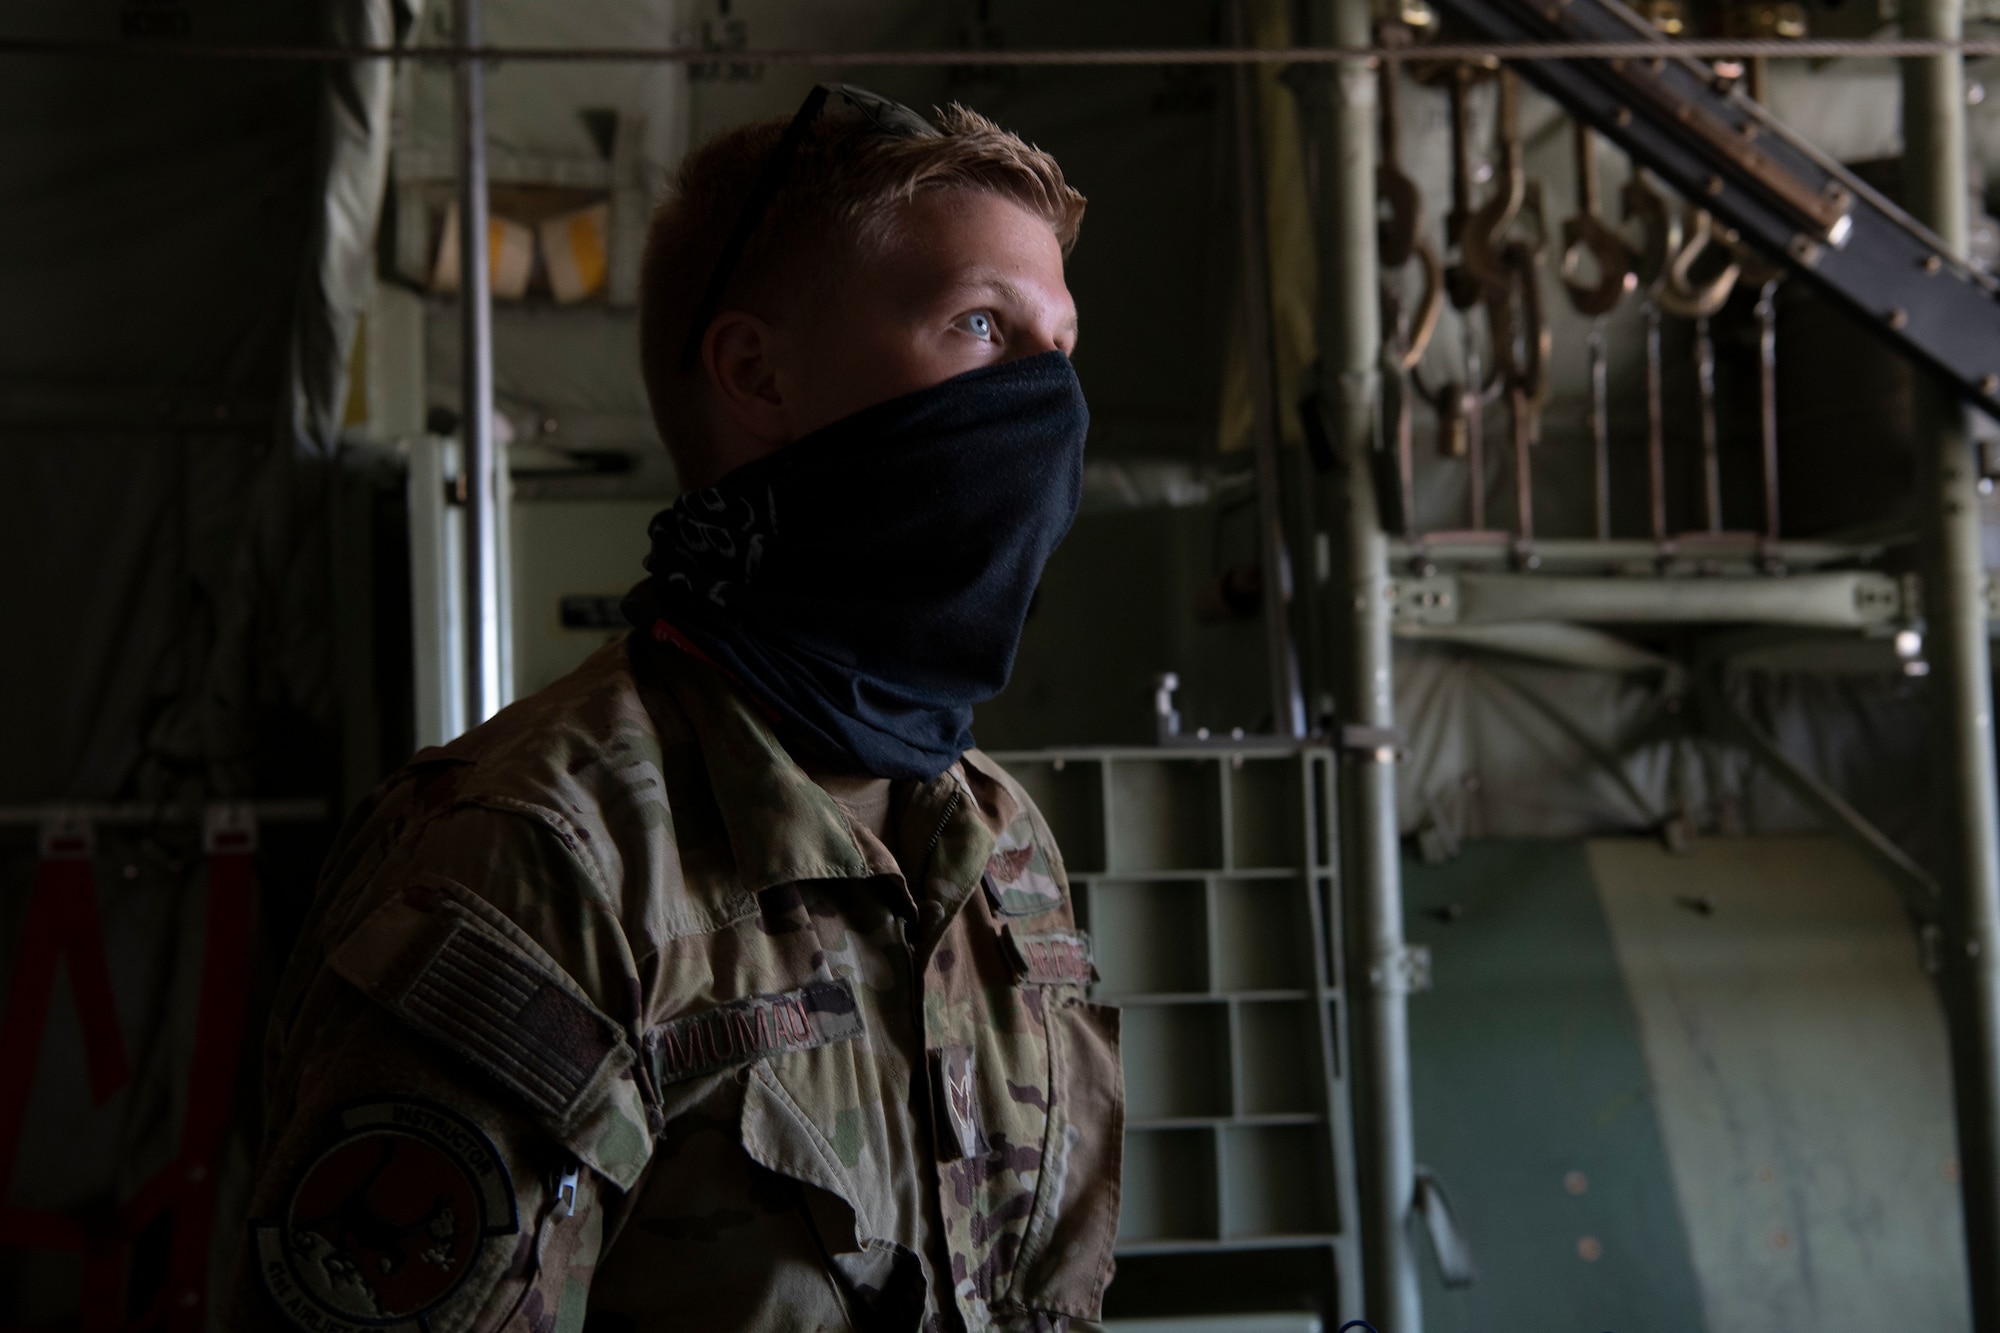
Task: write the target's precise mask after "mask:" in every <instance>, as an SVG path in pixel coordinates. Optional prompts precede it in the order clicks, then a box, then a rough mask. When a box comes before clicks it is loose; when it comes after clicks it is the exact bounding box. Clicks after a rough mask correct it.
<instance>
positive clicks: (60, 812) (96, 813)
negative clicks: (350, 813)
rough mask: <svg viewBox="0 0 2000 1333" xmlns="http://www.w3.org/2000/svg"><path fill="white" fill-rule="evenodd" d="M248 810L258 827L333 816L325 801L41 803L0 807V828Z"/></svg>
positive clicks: (167, 820) (188, 820) (170, 819)
mask: <svg viewBox="0 0 2000 1333" xmlns="http://www.w3.org/2000/svg"><path fill="white" fill-rule="evenodd" d="M218 805H220V806H229V807H233V808H236V809H242V810H248V811H249V812H250V813H251V814H252V815H254V816H256V819H257V822H258V823H260V824H313V823H318V822H319V821H321V820H324V819H328V818H330V817H331V816H332V813H333V811H332V809H331V808H330V807H329V806H328V805H327V803H326V802H325V801H320V800H314V799H312V798H310V797H305V798H300V799H296V800H280V801H227V800H220V801H157V802H155V801H41V802H35V803H31V804H26V805H0V826H13V827H22V826H28V827H33V826H37V825H41V824H48V823H52V822H63V821H70V820H76V821H81V822H83V823H87V824H199V823H201V822H202V819H203V818H204V817H205V816H206V814H207V812H208V810H209V809H210V807H212V806H218Z"/></svg>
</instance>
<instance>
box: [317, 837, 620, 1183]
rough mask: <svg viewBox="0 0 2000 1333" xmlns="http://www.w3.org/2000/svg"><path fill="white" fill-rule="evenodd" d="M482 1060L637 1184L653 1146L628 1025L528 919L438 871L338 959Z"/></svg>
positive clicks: (588, 1156) (593, 1161)
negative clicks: (531, 931)
mask: <svg viewBox="0 0 2000 1333" xmlns="http://www.w3.org/2000/svg"><path fill="white" fill-rule="evenodd" d="M328 961H329V963H330V965H331V966H332V968H333V970H334V971H335V972H337V973H339V974H340V975H341V976H342V977H344V978H346V979H347V980H348V981H350V982H352V983H353V984H354V985H355V986H357V987H359V988H360V989H361V991H362V992H363V993H364V994H366V995H368V996H369V997H370V998H371V999H373V1000H375V1001H376V1002H378V1003H380V1004H381V1005H383V1006H384V1007H385V1008H387V1009H389V1010H390V1011H391V1012H392V1013H394V1014H396V1015H397V1016H398V1017H400V1018H401V1019H402V1020H403V1021H404V1022H406V1023H408V1024H409V1025H410V1026H411V1027H413V1028H415V1029H417V1030H418V1031H419V1032H422V1033H424V1034H425V1035H426V1036H429V1037H431V1038H433V1039H434V1040H436V1041H437V1042H439V1043H440V1044H442V1045H443V1046H445V1047H447V1048H448V1049H450V1050H451V1051H453V1052H455V1053H456V1054H458V1055H459V1056H461V1057H463V1058H464V1059H466V1060H468V1061H470V1062H471V1063H473V1064H474V1065H477V1066H478V1067H479V1068H480V1069H482V1070H483V1071H485V1072H486V1073H487V1074H488V1075H490V1076H491V1077H492V1078H493V1079H495V1080H496V1081H498V1082H499V1083H500V1084H501V1085H502V1086H503V1087H505V1088H506V1089H507V1090H508V1091H510V1092H512V1093H513V1094H514V1095H515V1096H516V1097H518V1098H519V1099H520V1101H521V1102H523V1103H524V1104H525V1105H526V1107H527V1108H528V1110H529V1111H530V1112H532V1114H533V1115H534V1117H535V1119H536V1120H537V1121H539V1122H540V1123H541V1124H542V1125H543V1127H545V1128H546V1129H547V1130H548V1131H549V1132H550V1133H551V1134H553V1135H554V1136H555V1138H556V1139H557V1140H558V1141H559V1142H561V1143H562V1144H563V1146H564V1147H566V1148H568V1149H569V1150H570V1151H571V1152H573V1153H575V1154H576V1155H577V1157H578V1158H580V1159H581V1160H582V1161H583V1162H584V1163H585V1164H587V1165H588V1166H589V1167H590V1168H591V1169H592V1170H594V1171H596V1172H598V1173H599V1174H600V1175H602V1176H604V1177H605V1178H606V1179H608V1180H610V1181H611V1182H612V1183H613V1184H615V1185H617V1186H618V1187H619V1188H620V1189H630V1188H631V1186H632V1184H633V1182H635V1181H636V1180H637V1179H638V1178H639V1173H640V1171H641V1170H642V1169H643V1168H644V1167H645V1165H646V1161H647V1159H648V1158H649V1157H650V1156H651V1155H652V1136H651V1134H650V1133H649V1132H648V1130H647V1128H646V1114H645V1107H644V1105H643V1103H642V1102H641V1101H640V1098H639V1091H638V1087H637V1085H636V1083H635V1082H634V1080H633V1078H632V1074H631V1070H632V1063H633V1055H632V1050H631V1047H630V1046H629V1045H627V1043H626V1042H625V1040H624V1037H623V1034H622V1033H621V1032H620V1031H619V1028H618V1025H617V1024H616V1023H614V1022H612V1020H611V1019H610V1018H609V1017H608V1016H607V1015H605V1014H604V1012H603V1011H602V1010H600V1009H598V1008H597V1006H596V1005H594V1004H592V1003H591V1001H590V999H589V997H588V996H586V995H585V994H584V993H583V990H582V988H581V987H579V986H578V985H577V984H576V982H575V981H573V980H572V979H571V978H570V977H569V975H568V974H567V973H566V972H564V971H563V969H562V968H561V967H560V966H559V965H558V964H557V963H556V961H555V960H554V959H553V958H551V957H549V955H548V953H547V952H546V951H545V950H544V949H542V947H541V946H540V945H538V944H536V943H535V942H534V940H533V939H532V938H531V937H529V935H528V934H527V933H526V932H525V931H523V930H522V929H521V928H520V927H519V926H517V925H515V924H514V923H513V922H512V921H511V920H509V919H508V918H507V916H506V915H505V914H504V913H502V912H501V911H499V909H497V908H495V907H494V906H493V905H492V904H490V903H488V902H486V901H484V900H483V899H481V898H480V897H479V896H478V895H477V894H474V893H472V892H470V891H469V890H467V889H465V888H463V887H462V886H460V885H458V884H455V883H453V882H452V881H451V880H448V879H444V878H443V877H441V876H436V875H423V876H418V877H416V878H415V879H413V880H412V881H411V882H410V883H409V884H407V885H405V886H404V887H403V888H401V889H399V890H397V891H396V892H395V893H393V894H392V895H391V896H390V897H389V899H388V900H387V901H386V902H384V903H382V904H381V905H380V906H379V907H377V908H376V909H375V910H374V911H373V912H371V913H369V915H368V916H367V917H366V918H365V919H363V921H362V922H361V924H360V925H359V926H358V927H356V929H355V930H354V931H353V933H352V934H350V935H349V936H348V937H347V938H346V939H345V940H344V941H342V943H341V944H340V946H339V948H337V949H336V950H334V952H333V955H332V957H331V958H330V959H329V960H328Z"/></svg>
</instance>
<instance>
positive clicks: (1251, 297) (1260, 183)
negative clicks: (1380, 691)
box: [1230, 0, 1306, 738]
mask: <svg viewBox="0 0 2000 1333" xmlns="http://www.w3.org/2000/svg"><path fill="white" fill-rule="evenodd" d="M1230 23H1231V25H1232V26H1233V28H1234V29H1235V36H1236V38H1237V39H1238V40H1239V41H1240V40H1241V39H1242V36H1243V0H1236V3H1235V4H1234V5H1232V6H1231V7H1230ZM1231 75H1232V84H1233V88H1232V91H1233V92H1234V94H1235V97H1234V110H1235V116H1236V143H1235V148H1236V197H1237V214H1236V218H1237V229H1238V230H1239V231H1240V232H1241V233H1242V236H1241V237H1240V238H1239V239H1240V241H1241V247H1240V248H1241V251H1242V262H1243V360H1244V378H1245V380H1246V381H1247V386H1248V389H1249V392H1250V430H1251V447H1252V454H1253V456H1254V458H1255V461H1256V474H1257V547H1258V551H1259V554H1260V557H1261V559H1262V562H1263V568H1264V578H1263V585H1264V587H1263V599H1264V655H1265V659H1266V673H1267V678H1268V683H1269V686H1270V691H1271V730H1272V731H1274V732H1276V733H1277V734H1278V735H1280V736H1290V737H1293V738H1298V737H1303V736H1304V735H1305V734H1306V708H1305V695H1304V692H1303V691H1302V690H1301V689H1300V686H1299V662H1298V652H1297V650H1296V649H1295V648H1294V646H1293V643H1292V622H1291V602H1292V562H1291V554H1290V549H1289V548H1288V547H1287V545H1286V543H1285V524H1284V519H1283V518H1282V517H1281V516H1280V511H1279V503H1280V497H1279V495H1278V412H1279V406H1278V380H1277V357H1276V355H1275V353H1274V352H1273V350H1272V346H1271V340H1272V331H1271V263H1270V254H1269V247H1268V245H1267V243H1266V242H1267V237H1268V231H1267V220H1266V212H1265V199H1264V154H1263V147H1262V142H1261V138H1262V136H1261V135H1259V133H1258V124H1257V116H1258V105H1257V72H1256V70H1254V69H1252V68H1251V67H1250V66H1248V65H1238V66H1237V67H1236V68H1235V69H1234V70H1232V71H1231Z"/></svg>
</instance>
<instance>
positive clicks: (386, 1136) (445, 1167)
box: [253, 1101, 520, 1333]
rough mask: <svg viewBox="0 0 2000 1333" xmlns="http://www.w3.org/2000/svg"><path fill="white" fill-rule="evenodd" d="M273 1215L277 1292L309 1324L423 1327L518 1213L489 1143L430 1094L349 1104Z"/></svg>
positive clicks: (271, 1263)
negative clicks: (280, 1211)
mask: <svg viewBox="0 0 2000 1333" xmlns="http://www.w3.org/2000/svg"><path fill="white" fill-rule="evenodd" d="M340 1123H341V1131H342V1132H341V1134H340V1136H339V1137H338V1138H336V1139H335V1140H334V1142H333V1143H332V1145H330V1146H329V1147H328V1148H327V1149H326V1150H325V1151H323V1152H322V1153H320V1155H319V1156H318V1157H316V1158H314V1159H313V1160H312V1162H311V1163H310V1164H308V1165H307V1167H306V1168H305V1170H304V1171H303V1172H301V1173H300V1175H299V1179H298V1183H297V1184H296V1185H295V1186H293V1188H292V1194H291V1198H290V1200H289V1201H287V1203H286V1205H285V1215H284V1216H283V1217H282V1218H280V1219H279V1220H277V1221H274V1222H258V1223H254V1224H253V1229H254V1231H255V1233H256V1242H257V1266H258V1269H259V1272H260V1273H261V1275H262V1277H263V1281H264V1290H265V1291H267V1292H269V1293H270V1295H271V1299H272V1301H273V1302H275V1303H276V1305H277V1307H278V1309H279V1310H280V1311H282V1312H283V1313H284V1315H285V1317H286V1318H287V1319H289V1320H290V1321H291V1322H292V1324H293V1325H295V1326H296V1327H298V1328H300V1329H302V1330H304V1331H305V1333H360V1330H364V1329H365V1330H382V1329H390V1330H396V1333H404V1331H405V1330H407V1333H426V1331H427V1330H428V1329H429V1328H430V1327H431V1323H432V1318H431V1316H433V1315H434V1314H435V1313H437V1312H438V1311H440V1310H441V1309H443V1308H444V1307H445V1306H446V1305H447V1304H448V1303H449V1302H450V1301H451V1298H452V1296H453V1295H454V1294H455V1293H456V1292H457V1291H458V1289H459V1287H460V1286H461V1285H462V1284H463V1283H464V1281H465V1279H466V1277H467V1275H468V1274H470V1273H471V1272H472V1270H473V1268H474V1267H475V1266H476V1265H477V1263H478V1261H479V1256H480V1252H481V1250H482V1249H483V1248H484V1247H485V1245H486V1242H487V1240H488V1239H489V1238H490V1237H493V1236H507V1235H512V1234H514V1232H515V1231H516V1230H517V1229H518V1228H519V1225H520V1221H519V1218H518V1216H517V1214H516V1212H515V1209H514V1182H513V1180H512V1179H511V1178H510V1177H509V1176H508V1174H507V1167H506V1165H505V1163H503V1162H502V1161H501V1160H500V1154H499V1153H498V1152H496V1151H495V1150H494V1147H493V1143H492V1140H490V1139H488V1138H487V1137H486V1135H485V1134H483V1133H482V1132H480V1130H479V1129H478V1127H477V1126H475V1125H473V1124H472V1123H471V1122H470V1121H467V1120H465V1119H464V1118H462V1117H460V1116H457V1115H454V1114H453V1113H452V1112H450V1111H447V1110H445V1109H444V1108H442V1107H439V1106H433V1105H431V1104H430V1103H427V1102H418V1101H390V1102H371V1103H368V1104H366V1105H362V1106H354V1107H350V1108H348V1109H347V1110H346V1111H343V1112H342V1113H341V1117H340Z"/></svg>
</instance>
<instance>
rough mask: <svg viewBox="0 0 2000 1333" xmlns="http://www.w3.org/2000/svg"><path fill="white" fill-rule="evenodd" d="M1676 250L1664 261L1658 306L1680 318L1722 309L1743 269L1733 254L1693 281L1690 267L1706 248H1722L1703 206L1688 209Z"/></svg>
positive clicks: (1694, 317)
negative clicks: (1680, 239)
mask: <svg viewBox="0 0 2000 1333" xmlns="http://www.w3.org/2000/svg"><path fill="white" fill-rule="evenodd" d="M1682 231H1683V235H1684V240H1683V242H1682V244H1681V247H1680V249H1679V251H1677V252H1676V253H1675V255H1674V257H1673V258H1672V259H1671V260H1669V261H1668V263H1667V281H1666V284H1665V285H1664V286H1663V287H1661V289H1660V305H1661V306H1662V307H1664V308H1665V310H1666V312H1667V313H1668V314H1670V315H1678V316H1679V317H1680V318H1682V319H1708V318H1709V317H1710V316H1712V315H1714V314H1715V312H1716V311H1718V310H1720V309H1722V307H1723V305H1724V303H1726V302H1727V301H1728V300H1729V294H1730V292H1732V291H1734V290H1735V289H1736V278H1737V275H1738V274H1740V273H1741V272H1742V271H1743V270H1742V267H1741V265H1740V264H1739V263H1738V261H1737V260H1736V259H1734V258H1733V257H1732V258H1731V259H1730V261H1729V262H1728V263H1727V264H1724V265H1723V266H1722V267H1721V268H1720V269H1718V270H1716V272H1715V273H1714V274H1713V275H1711V276H1710V277H1708V278H1706V279H1704V280H1702V281H1700V282H1696V281H1695V279H1694V278H1693V276H1692V275H1693V273H1694V267H1695V264H1696V263H1697V262H1699V261H1700V259H1701V257H1702V253H1703V252H1704V251H1706V250H1708V249H1710V248H1725V249H1726V247H1724V246H1722V245H1721V243H1720V242H1719V240H1718V238H1717V237H1716V234H1715V231H1716V228H1715V219H1713V218H1711V217H1710V216H1709V215H1708V210H1707V209H1704V208H1690V209H1688V212H1687V221H1686V223H1685V224H1684V226H1683V228H1682Z"/></svg>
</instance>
